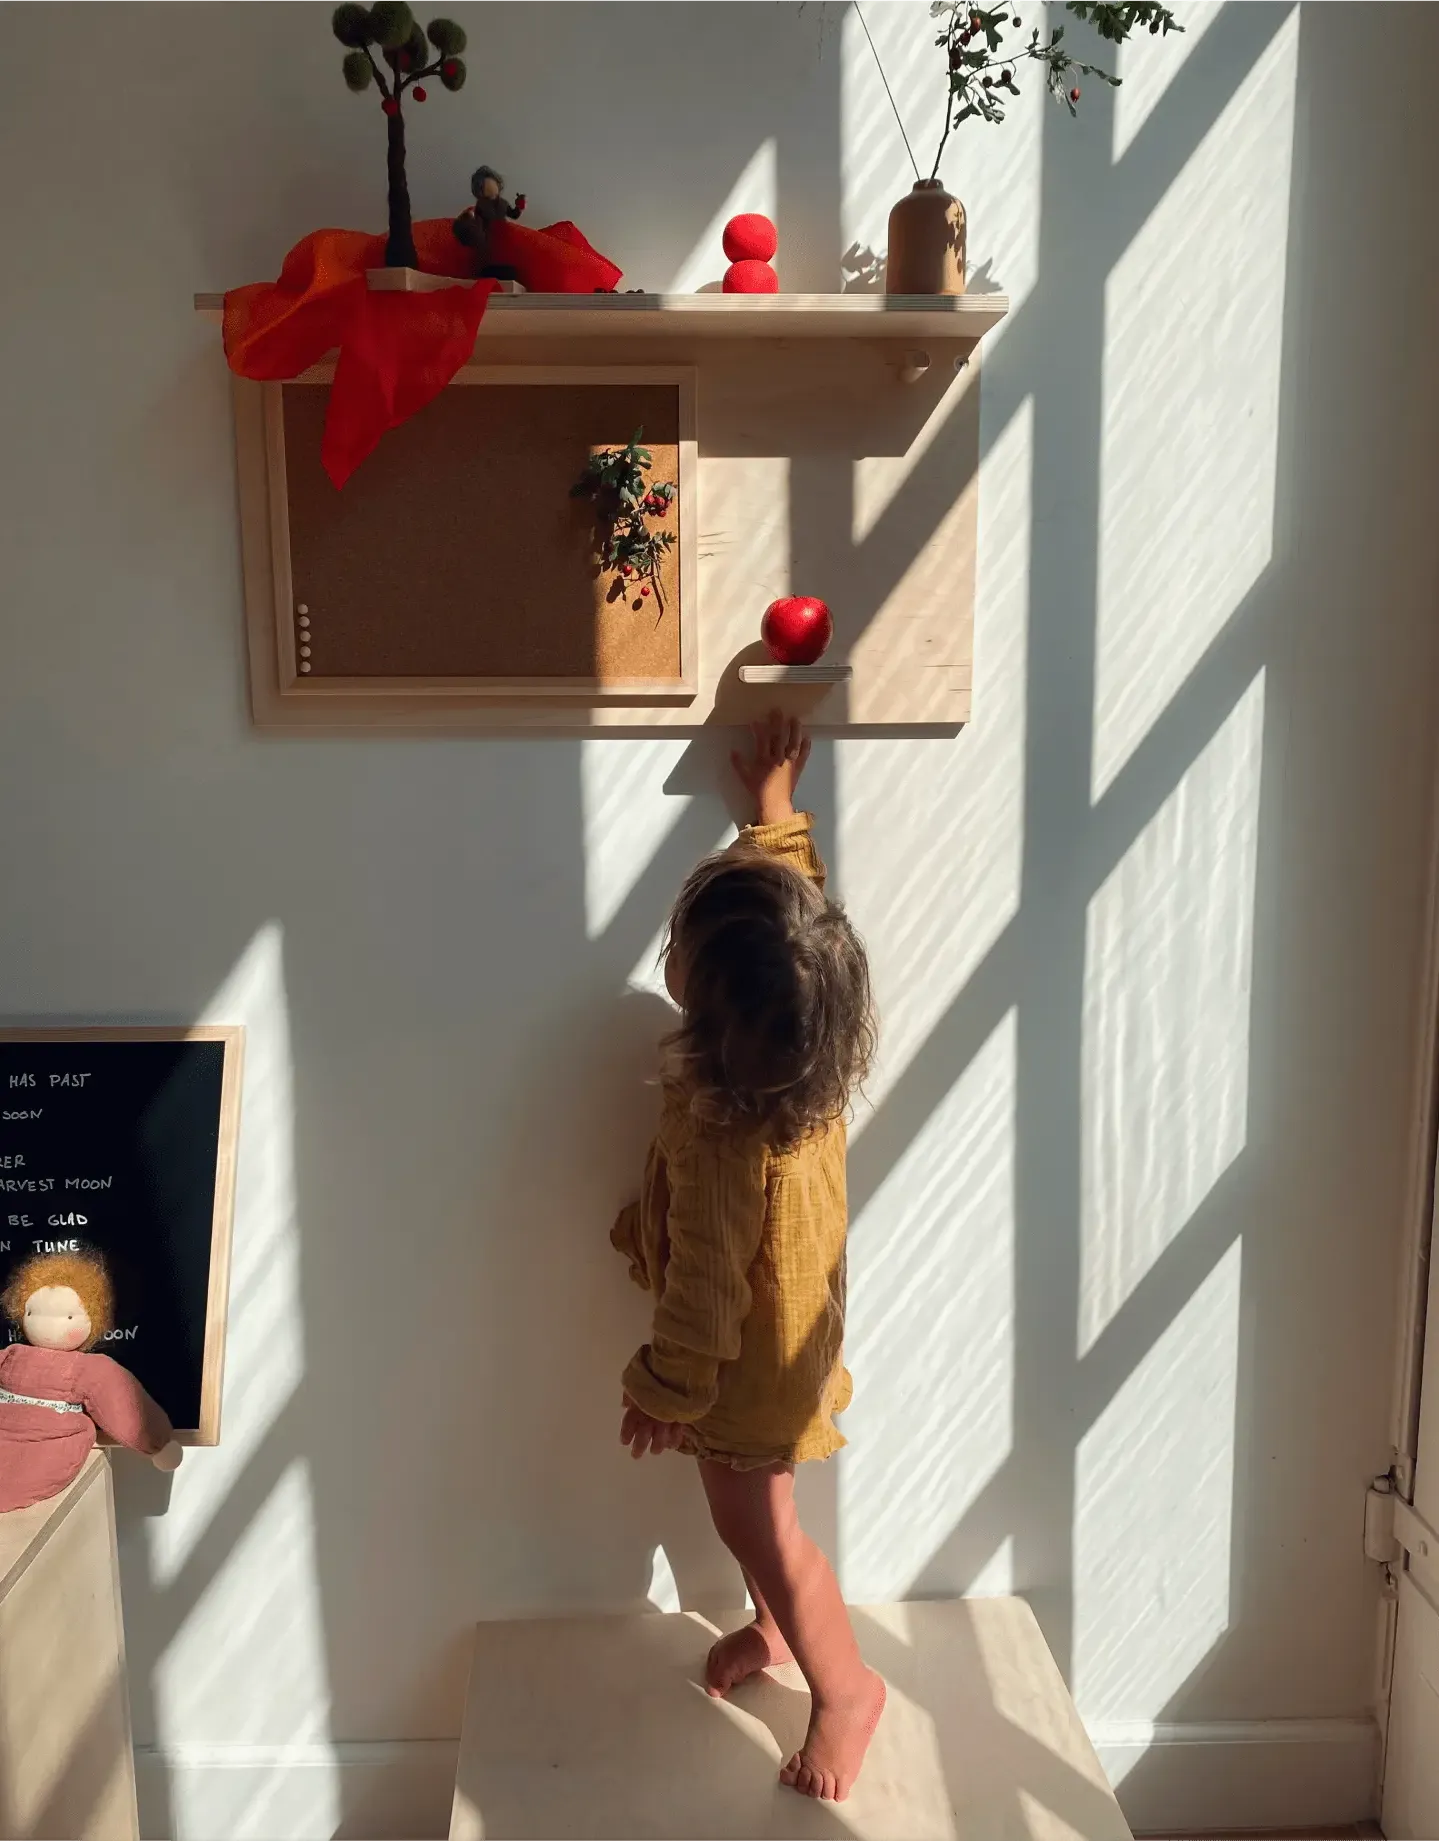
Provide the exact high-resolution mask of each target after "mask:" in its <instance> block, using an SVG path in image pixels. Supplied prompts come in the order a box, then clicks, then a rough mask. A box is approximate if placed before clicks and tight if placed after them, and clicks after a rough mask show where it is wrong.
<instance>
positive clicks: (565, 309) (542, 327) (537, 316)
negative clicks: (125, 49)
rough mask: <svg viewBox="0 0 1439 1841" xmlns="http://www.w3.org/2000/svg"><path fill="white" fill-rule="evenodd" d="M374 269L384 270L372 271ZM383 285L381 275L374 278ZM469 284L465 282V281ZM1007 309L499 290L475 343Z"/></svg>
mask: <svg viewBox="0 0 1439 1841" xmlns="http://www.w3.org/2000/svg"><path fill="white" fill-rule="evenodd" d="M370 272H371V275H372V276H373V275H374V274H375V273H376V271H374V270H371V271H370ZM370 285H371V286H372V287H373V286H374V285H375V283H374V282H373V281H371V284H370ZM462 285H463V284H462ZM224 306H225V297H224V295H223V294H197V295H196V296H195V310H196V312H197V313H205V314H209V315H211V316H212V317H213V318H215V319H218V318H219V317H220V316H221V314H222V313H223V311H224ZM1008 312H1009V297H1008V295H1005V294H960V295H956V296H952V297H951V296H943V295H934V294H763V295H761V294H527V293H525V292H523V291H520V292H517V293H513V294H496V295H492V296H491V298H490V304H489V306H488V307H487V308H486V309H485V317H484V319H483V320H482V321H481V322H480V331H479V337H478V338H477V340H476V342H475V343H476V347H477V348H478V349H481V350H483V349H484V348H485V347H486V346H487V345H488V343H489V341H490V340H491V339H495V338H506V337H514V336H516V335H518V334H523V335H524V336H525V337H527V338H532V339H564V338H570V337H573V336H574V335H575V334H577V333H584V334H586V335H597V336H609V337H614V338H633V337H634V336H635V334H636V331H637V330H642V331H643V334H644V336H645V337H646V338H647V339H650V340H658V339H686V338H689V337H691V336H692V334H693V332H694V330H695V329H696V328H697V327H698V328H700V329H702V330H703V331H704V332H706V333H708V334H710V335H713V336H715V337H723V338H752V339H773V338H775V337H777V336H779V335H781V334H783V335H786V336H789V337H791V338H796V337H802V338H806V339H854V338H862V337H865V336H873V335H881V336H885V337H889V338H893V339H905V340H908V341H909V343H910V344H913V343H914V342H915V341H916V340H924V339H954V338H963V339H968V340H976V339H979V338H981V337H983V335H984V334H985V333H987V332H989V331H991V330H992V329H993V328H994V327H995V326H997V325H998V324H999V322H1000V321H1001V320H1002V319H1003V318H1004V316H1005V315H1006V314H1007V313H1008Z"/></svg>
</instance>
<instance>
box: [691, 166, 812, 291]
mask: <svg viewBox="0 0 1439 1841" xmlns="http://www.w3.org/2000/svg"><path fill="white" fill-rule="evenodd" d="M778 197H779V185H778V181H777V179H776V177H775V144H774V140H773V138H771V139H769V140H767V141H762V142H761V143H760V145H759V146H758V147H756V148H755V150H754V153H753V154H752V155H751V157H750V160H749V163H748V164H747V165H746V167H745V169H744V171H743V172H742V173H741V174H740V175H739V177H738V178H737V179H736V180H735V182H734V184H733V185H732V186H731V187H730V189H729V193H728V195H727V196H726V198H725V201H724V203H723V204H722V205H721V206H720V208H719V210H718V211H716V212H715V214H714V216H713V217H712V218H711V219H710V221H709V222H708V224H706V225H705V227H704V230H703V231H702V232H701V233H700V235H699V236H698V237H696V239H695V243H694V247H693V248H692V249H691V250H690V253H689V254H688V255H687V256H686V257H685V259H684V261H683V262H682V263H681V264H680V265H679V267H678V268H677V269H676V270H675V274H674V279H673V280H672V281H671V282H670V284H669V287H668V289H667V290H666V292H667V293H670V294H697V293H699V292H700V290H701V289H703V288H706V287H708V286H710V285H711V284H715V283H718V282H720V281H722V280H723V279H724V272H725V270H726V269H727V268H728V267H729V258H728V257H727V256H726V255H725V253H724V249H723V247H722V245H721V241H720V239H721V237H722V236H723V234H724V227H725V225H726V224H727V223H728V222H729V220H730V219H731V218H732V217H734V216H736V215H737V214H738V213H739V212H741V211H762V212H763V213H764V215H765V216H766V217H769V218H773V217H774V216H775V215H776V201H777V200H778ZM783 261H784V244H783V242H781V244H780V249H779V257H778V259H777V262H776V267H779V266H780V265H781V264H782V263H783ZM781 273H782V270H781ZM783 285H784V283H783V280H781V282H780V286H781V287H783Z"/></svg>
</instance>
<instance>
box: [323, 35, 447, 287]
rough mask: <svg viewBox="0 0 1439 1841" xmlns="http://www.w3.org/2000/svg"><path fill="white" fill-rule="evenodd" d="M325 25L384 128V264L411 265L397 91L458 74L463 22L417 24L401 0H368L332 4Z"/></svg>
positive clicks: (421, 93)
mask: <svg viewBox="0 0 1439 1841" xmlns="http://www.w3.org/2000/svg"><path fill="white" fill-rule="evenodd" d="M330 25H331V28H332V30H333V31H334V34H335V37H336V38H337V39H339V41H340V43H341V44H342V45H345V46H347V47H348V50H347V51H346V54H345V57H344V59H343V60H342V62H341V65H340V69H341V71H342V73H343V75H344V79H345V82H346V83H347V84H348V85H349V87H350V88H351V89H352V90H354V91H356V93H359V92H360V91H362V90H367V89H369V87H370V85H371V84H372V83H373V84H375V85H376V86H377V87H378V88H379V92H380V98H381V101H380V107H381V109H382V110H383V111H384V114H385V119H386V125H387V128H388V159H387V170H388V176H389V194H388V202H389V235H388V237H387V238H386V241H385V261H386V263H387V264H388V265H389V266H390V267H391V268H418V266H419V256H418V255H417V254H416V251H415V236H414V229H413V225H412V221H411V217H410V187H409V182H408V180H407V178H406V176H405V111H404V104H405V99H406V98H407V97H409V98H410V99H412V100H413V101H415V102H424V101H425V99H426V97H427V95H428V92H427V91H426V89H425V88H424V80H425V78H427V77H438V78H439V80H440V82H441V83H442V84H443V85H444V87H445V88H446V89H447V90H457V89H459V88H461V87H462V85H463V84H464V81H465V64H464V59H463V57H462V56H461V53H462V52H463V51H464V49H465V33H464V28H463V27H462V26H459V25H457V24H456V23H455V21H454V20H453V19H432V20H431V21H430V23H429V25H427V26H425V27H423V28H422V27H421V26H420V23H419V21H418V20H417V19H416V18H415V16H414V14H413V13H412V12H411V11H410V8H409V7H408V5H407V4H406V0H375V5H374V6H360V5H357V4H353V3H351V4H346V5H344V6H337V7H336V8H335V11H334V14H333V16H332V17H331V20H330Z"/></svg>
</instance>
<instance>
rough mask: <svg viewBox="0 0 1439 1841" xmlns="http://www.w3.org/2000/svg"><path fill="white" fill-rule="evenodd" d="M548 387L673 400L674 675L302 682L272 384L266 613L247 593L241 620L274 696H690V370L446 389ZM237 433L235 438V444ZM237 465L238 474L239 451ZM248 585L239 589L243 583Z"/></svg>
mask: <svg viewBox="0 0 1439 1841" xmlns="http://www.w3.org/2000/svg"><path fill="white" fill-rule="evenodd" d="M334 374H335V365H334V363H332V362H330V361H329V360H326V361H325V362H324V363H322V364H318V365H314V366H312V367H311V369H309V370H308V371H304V372H302V373H301V375H300V376H299V377H297V378H294V379H292V380H291V381H292V382H294V383H297V384H328V383H330V382H332V381H333V379H334ZM516 384H529V385H537V384H539V385H545V384H552V385H556V386H560V387H563V386H564V385H586V384H636V385H643V384H657V385H664V386H667V387H672V388H673V389H674V390H675V392H676V398H677V408H678V422H679V443H678V446H679V467H678V472H679V480H678V486H679V505H680V531H679V543H678V546H677V551H678V555H677V577H678V584H679V593H678V621H679V653H680V662H679V670H678V672H677V673H676V674H675V675H674V676H673V677H666V678H663V679H655V678H642V679H634V680H629V679H615V678H608V679H605V678H597V677H574V678H562V677H536V678H526V677H487V678H472V677H466V678H462V677H404V678H390V677H365V678H346V679H334V678H329V679H317V678H308V677H305V676H303V675H302V674H301V672H300V661H299V658H298V657H297V656H296V643H295V621H294V600H295V591H294V581H293V576H292V572H291V562H290V506H289V489H288V480H287V476H286V463H285V413H284V389H285V385H284V384H282V383H267V384H263V385H261V386H260V388H261V391H262V396H263V418H264V419H263V428H264V471H265V479H266V485H267V510H268V514H269V537H270V546H269V547H270V577H271V579H270V582H269V584H268V588H269V593H268V595H267V596H266V599H267V600H268V602H269V605H268V606H257V605H256V597H255V594H254V591H253V588H251V589H250V592H249V593H247V597H246V598H247V612H248V616H249V619H250V621H251V623H252V625H253V623H254V622H255V621H256V620H261V621H265V622H267V623H270V624H272V626H273V644H274V648H275V658H276V662H277V666H278V675H279V695H280V697H281V699H282V700H284V701H286V702H290V703H309V704H315V703H333V702H335V701H337V700H338V701H341V702H343V701H345V700H347V699H348V700H354V699H359V698H365V699H373V698H376V697H379V698H386V699H388V698H397V699H400V700H402V701H406V700H408V701H411V702H412V703H415V704H423V703H424V702H425V701H426V700H433V699H435V698H438V697H443V698H446V699H448V700H451V701H455V700H458V701H460V702H462V703H463V702H471V701H473V702H477V703H483V702H485V701H486V700H490V699H510V698H537V697H546V698H551V699H555V700H560V701H574V700H583V701H586V702H590V703H608V704H614V703H620V704H635V705H642V704H646V703H676V702H678V703H690V702H692V701H693V700H694V698H695V696H696V695H697V693H698V691H699V682H700V660H699V622H698V618H697V613H696V605H695V601H696V595H697V593H698V577H699V571H698V554H699V550H698V543H699V539H698V509H697V505H696V498H695V488H696V481H697V479H698V475H699V462H698V451H699V450H698V436H697V431H696V398H697V367H696V366H694V365H673V364H672V365H528V364H505V365H467V366H466V367H465V368H464V369H462V370H461V371H459V372H457V373H456V375H455V377H454V379H453V381H452V383H451V384H450V386H449V387H450V388H451V389H454V388H456V387H460V386H467V385H468V386H475V385H481V386H489V387H502V386H506V385H516ZM243 427H244V425H243V424H242V425H241V429H240V439H241V442H242V444H243V442H244V439H245V435H244V432H243ZM241 464H242V467H243V465H244V456H243V452H242V455H241ZM247 586H248V584H247Z"/></svg>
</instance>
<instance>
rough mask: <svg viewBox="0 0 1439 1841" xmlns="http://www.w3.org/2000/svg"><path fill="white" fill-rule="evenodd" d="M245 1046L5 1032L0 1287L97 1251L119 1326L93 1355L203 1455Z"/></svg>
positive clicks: (147, 1033)
mask: <svg viewBox="0 0 1439 1841" xmlns="http://www.w3.org/2000/svg"><path fill="white" fill-rule="evenodd" d="M242 1037H243V1032H242V1031H241V1030H240V1029H239V1028H229V1027H216V1028H196V1029H190V1030H163V1029H93V1030H79V1029H75V1030H59V1029H55V1030H39V1029H37V1030H0V1291H3V1289H4V1286H5V1284H6V1283H7V1282H8V1280H9V1277H10V1274H11V1273H12V1272H13V1271H14V1269H15V1268H16V1267H17V1266H19V1265H20V1264H22V1263H23V1262H24V1261H25V1260H27V1259H29V1258H31V1257H32V1256H33V1255H35V1254H37V1253H51V1252H58V1251H94V1252H98V1253H100V1254H101V1255H102V1256H103V1258H104V1260H105V1264H106V1266H107V1267H108V1268H109V1273H110V1279H111V1283H112V1285H113V1287H114V1293H115V1317H114V1327H113V1329H112V1330H111V1331H110V1332H109V1334H108V1335H107V1336H106V1337H105V1338H104V1340H103V1341H101V1342H99V1343H97V1344H96V1345H95V1346H96V1348H97V1349H98V1350H99V1352H100V1353H102V1354H104V1355H109V1356H111V1357H112V1358H113V1359H114V1360H115V1361H118V1362H123V1363H124V1365H125V1366H126V1367H127V1368H129V1369H130V1370H131V1372H132V1373H133V1374H134V1375H135V1376H136V1378H137V1379H138V1380H139V1381H140V1383H141V1384H142V1386H144V1387H145V1388H146V1389H147V1390H148V1392H149V1393H150V1394H152V1395H153V1396H154V1398H155V1399H156V1400H158V1401H159V1403H160V1405H161V1406H163V1407H164V1409H165V1411H166V1412H167V1413H168V1414H169V1415H170V1418H171V1421H172V1422H173V1424H174V1426H175V1428H176V1431H177V1433H178V1435H179V1436H180V1437H181V1438H182V1439H183V1440H185V1441H186V1442H188V1443H191V1444H205V1445H208V1444H214V1443H216V1442H217V1440H218V1438H219V1431H220V1383H221V1371H222V1368H223V1363H224V1348H225V1333H224V1332H225V1307H226V1299H227V1294H228V1289H229V1266H230V1226H231V1217H232V1210H233V1200H234V1169H235V1141H236V1136H237V1130H238V1124H239V1091H240V1088H239V1074H240V1052H241V1044H242ZM6 1336H8V1337H9V1338H10V1339H11V1340H15V1339H16V1338H18V1336H19V1331H18V1330H16V1329H14V1328H13V1327H12V1326H11V1325H9V1324H7V1323H4V1322H3V1320H0V1337H6Z"/></svg>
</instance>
